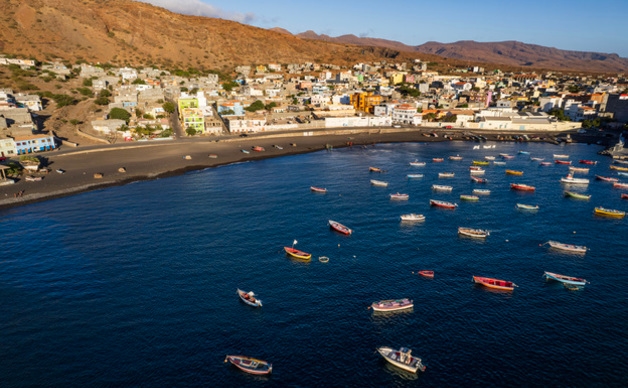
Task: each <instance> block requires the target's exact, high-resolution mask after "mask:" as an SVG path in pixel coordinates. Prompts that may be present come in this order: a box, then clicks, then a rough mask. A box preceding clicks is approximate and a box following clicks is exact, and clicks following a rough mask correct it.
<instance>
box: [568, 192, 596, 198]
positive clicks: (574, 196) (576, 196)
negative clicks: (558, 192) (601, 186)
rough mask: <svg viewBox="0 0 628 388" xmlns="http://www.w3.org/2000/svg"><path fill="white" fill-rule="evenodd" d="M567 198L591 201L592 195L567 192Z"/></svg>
mask: <svg viewBox="0 0 628 388" xmlns="http://www.w3.org/2000/svg"><path fill="white" fill-rule="evenodd" d="M565 197H567V198H573V199H583V200H589V199H591V194H589V195H587V194H581V193H575V192H573V191H565Z"/></svg>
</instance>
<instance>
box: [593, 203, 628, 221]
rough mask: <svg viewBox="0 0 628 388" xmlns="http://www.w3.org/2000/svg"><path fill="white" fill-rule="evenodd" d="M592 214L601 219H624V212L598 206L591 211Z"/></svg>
mask: <svg viewBox="0 0 628 388" xmlns="http://www.w3.org/2000/svg"><path fill="white" fill-rule="evenodd" d="M593 214H595V215H597V216H603V217H613V218H624V216H625V215H626V212H624V211H621V210H615V209H608V208H605V207H601V206H599V207H596V208H595V209H594V210H593Z"/></svg>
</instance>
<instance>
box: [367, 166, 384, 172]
mask: <svg viewBox="0 0 628 388" xmlns="http://www.w3.org/2000/svg"><path fill="white" fill-rule="evenodd" d="M369 172H384V170H382V169H381V168H379V167H369Z"/></svg>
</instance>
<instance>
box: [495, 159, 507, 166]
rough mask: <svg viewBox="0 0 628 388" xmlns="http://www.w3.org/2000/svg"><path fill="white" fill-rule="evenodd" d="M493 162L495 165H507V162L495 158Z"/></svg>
mask: <svg viewBox="0 0 628 388" xmlns="http://www.w3.org/2000/svg"><path fill="white" fill-rule="evenodd" d="M493 164H494V165H496V166H505V165H506V162H500V161H497V160H495V161H494V162H493Z"/></svg>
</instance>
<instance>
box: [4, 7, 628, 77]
mask: <svg viewBox="0 0 628 388" xmlns="http://www.w3.org/2000/svg"><path fill="white" fill-rule="evenodd" d="M0 20H2V26H3V28H0V53H2V54H5V55H15V56H18V57H27V58H35V59H38V60H40V61H53V60H67V61H70V62H73V63H74V62H76V61H86V62H101V63H107V62H108V63H112V64H115V65H130V66H142V65H153V66H158V67H163V68H166V69H173V68H179V69H188V68H199V69H205V70H209V69H215V70H222V71H225V72H231V71H232V70H233V67H234V66H235V65H250V64H260V63H273V62H274V63H303V62H317V63H334V64H339V65H351V64H354V63H358V62H373V61H382V60H386V61H388V62H403V61H410V60H412V59H415V58H417V57H418V58H420V59H421V60H424V61H428V62H431V63H432V65H431V66H430V69H436V70H438V71H447V70H448V69H450V68H451V67H455V66H471V65H479V66H484V67H489V68H490V67H495V65H494V64H498V66H499V67H500V68H502V70H523V71H526V69H530V70H531V69H554V70H572V71H583V72H608V73H616V72H623V71H626V70H628V59H626V58H620V57H619V56H617V55H615V54H601V53H587V52H576V51H565V50H558V49H555V48H549V47H543V46H537V45H530V44H524V43H520V42H497V43H477V42H471V41H465V42H456V43H450V44H442V43H435V42H429V43H426V44H423V45H420V46H408V45H405V44H403V43H400V42H395V41H390V40H385V39H376V38H360V37H357V36H354V35H344V36H339V37H335V38H333V37H329V36H326V35H318V34H316V33H314V32H312V31H307V32H304V33H301V34H296V35H293V34H291V33H289V32H288V31H286V30H284V29H281V28H273V29H270V30H269V29H262V28H257V27H252V26H248V25H244V24H241V23H237V22H232V21H228V20H223V19H216V18H207V17H198V16H188V15H180V14H176V13H173V12H170V11H168V10H166V9H164V8H159V7H155V6H153V5H150V4H147V3H143V2H137V1H131V0H81V1H76V0H72V1H63V0H0ZM321 41H324V42H321ZM491 63H492V64H491Z"/></svg>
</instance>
